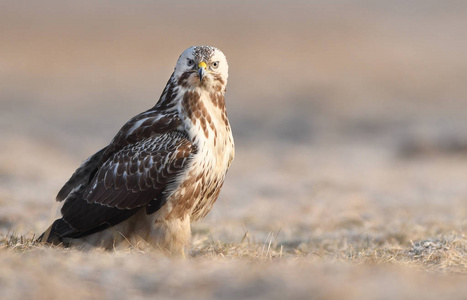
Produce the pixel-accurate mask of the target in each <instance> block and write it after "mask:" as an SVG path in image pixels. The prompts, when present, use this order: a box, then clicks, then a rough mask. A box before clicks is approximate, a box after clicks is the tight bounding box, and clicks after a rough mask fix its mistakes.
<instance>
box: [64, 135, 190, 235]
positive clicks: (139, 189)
mask: <svg viewBox="0 0 467 300" xmlns="http://www.w3.org/2000/svg"><path fill="white" fill-rule="evenodd" d="M195 152H196V148H195V147H194V146H193V145H192V144H191V142H190V141H189V140H188V139H187V137H186V134H185V133H183V132H180V131H171V132H168V133H166V134H161V135H155V136H153V137H150V138H147V139H144V140H141V141H139V142H137V143H134V144H128V145H127V146H125V147H123V148H122V149H121V150H119V151H117V152H116V153H114V154H113V155H112V156H110V157H109V158H108V159H107V161H105V162H104V163H103V164H102V166H101V167H100V168H99V169H98V171H97V173H96V174H95V176H94V177H93V179H92V181H91V182H90V183H89V185H87V187H85V188H83V189H82V190H81V191H80V192H81V193H79V194H81V195H82V197H69V198H67V200H66V201H65V204H64V205H63V207H62V214H63V220H64V221H65V222H66V223H68V224H69V225H70V226H71V227H72V228H74V229H76V230H78V231H81V232H82V231H90V230H93V229H94V228H96V227H99V226H102V224H110V225H115V224H116V223H119V222H121V221H123V220H124V219H126V218H128V217H130V216H131V215H133V214H134V213H135V212H136V210H137V209H138V208H140V207H144V206H146V209H147V212H148V213H151V212H154V211H156V210H157V209H159V208H160V207H161V206H162V205H163V204H164V203H165V201H166V199H165V195H166V194H167V193H169V192H170V191H169V190H168V189H167V187H168V186H169V185H170V183H172V182H174V181H175V180H176V179H177V176H178V175H179V174H180V172H182V170H184V168H185V167H186V166H187V163H188V161H189V159H190V158H191V157H192V154H193V153H195Z"/></svg>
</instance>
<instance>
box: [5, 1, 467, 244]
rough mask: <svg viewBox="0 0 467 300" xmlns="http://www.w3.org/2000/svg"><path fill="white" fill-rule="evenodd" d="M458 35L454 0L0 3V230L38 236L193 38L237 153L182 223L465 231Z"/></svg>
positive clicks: (293, 233)
mask: <svg viewBox="0 0 467 300" xmlns="http://www.w3.org/2000/svg"><path fill="white" fill-rule="evenodd" d="M466 28H467V4H466V2H465V1H454V0H453V1H431V0H423V1H422V0H420V1H406V0H404V1H402V0H400V1H399V0H395V1H368V0H354V1H347V0H335V1H324V0H317V1H305V0H291V1H242V0H240V1H205V0H201V1H176V2H175V1H146V0H136V1H123V0H114V1H89V0H83V1H1V2H0V145H1V146H0V234H6V233H8V232H16V233H18V234H33V233H35V234H39V233H40V232H42V231H43V230H44V229H45V228H46V226H48V225H49V223H50V222H51V221H52V220H53V218H54V217H56V216H57V214H58V209H59V206H57V205H56V204H54V198H55V195H56V193H57V192H58V190H59V189H60V187H61V186H62V184H63V183H64V182H65V181H66V180H67V179H68V178H69V176H70V175H71V174H72V173H73V171H74V170H75V169H76V167H78V166H79V165H80V164H81V162H82V161H84V160H85V159H86V158H87V157H88V156H90V155H91V154H93V153H94V152H96V151H97V150H99V149H100V148H101V147H103V146H105V145H107V144H108V142H109V141H110V140H111V139H112V137H113V136H114V135H115V134H116V132H117V131H118V130H119V129H120V127H121V126H122V125H123V124H124V123H125V122H126V121H127V120H128V119H130V118H131V117H132V116H134V115H135V114H137V113H140V112H142V111H143V110H146V109H148V108H150V107H152V106H153V105H154V104H155V103H156V101H157V100H158V99H159V96H160V94H161V92H162V90H163V88H164V86H165V83H166V82H167V80H168V78H169V76H170V75H171V73H172V70H173V67H174V66H175V63H176V61H177V59H178V56H179V55H180V54H181V52H182V51H183V50H184V49H186V48H187V47H189V46H192V45H200V44H201V45H203V44H206V45H212V46H216V47H218V48H220V49H221V50H222V51H223V52H224V53H225V54H226V56H227V59H228V61H229V65H230V72H229V74H230V77H229V82H228V86H227V95H226V99H227V108H228V113H229V118H230V121H231V124H232V128H233V131H234V137H235V141H236V158H235V160H234V163H233V165H232V168H231V170H230V171H229V174H228V176H227V180H226V183H225V185H224V189H223V191H222V193H221V196H220V198H219V200H218V202H217V203H216V205H215V206H214V209H213V211H212V212H211V213H210V215H209V216H208V217H207V218H206V219H205V220H203V221H202V222H201V223H200V224H198V225H197V227H195V233H196V232H198V233H199V234H200V235H203V232H208V233H209V235H208V236H209V237H210V238H212V239H213V240H217V239H221V240H224V241H229V242H239V241H240V240H241V239H242V237H243V235H244V233H245V231H248V232H251V233H254V235H255V236H256V237H258V238H262V237H265V236H267V235H268V234H269V233H270V232H275V233H278V232H280V236H279V240H281V241H282V242H284V243H289V244H290V245H294V243H300V242H301V241H309V240H310V239H313V238H316V237H319V238H321V239H325V238H329V237H330V238H332V237H333V236H339V235H342V234H343V233H342V232H344V235H345V238H346V239H350V240H351V239H352V236H357V237H360V236H362V235H363V234H364V235H365V236H367V237H368V236H370V237H371V238H372V239H375V240H377V239H379V238H381V235H382V234H385V237H387V236H390V235H391V234H393V233H392V229H391V226H392V225H394V226H395V227H397V228H399V229H400V228H406V229H407V233H406V236H405V237H400V236H399V237H396V238H400V239H401V241H402V242H408V241H409V240H411V239H413V238H417V237H418V236H417V232H423V233H426V232H427V231H429V230H430V228H434V229H433V231H434V232H437V231H439V230H445V231H446V232H447V231H450V230H456V231H458V232H459V231H460V232H464V233H465V231H466V229H465V228H466V227H465V226H466V215H467V184H466V178H467V38H466ZM388 225H389V226H388ZM393 228H394V227H393ZM420 228H423V229H420ZM427 228H428V229H427ZM399 229H398V230H399ZM417 230H418V231H417ZM399 234H400V232H399ZM195 242H196V239H195Z"/></svg>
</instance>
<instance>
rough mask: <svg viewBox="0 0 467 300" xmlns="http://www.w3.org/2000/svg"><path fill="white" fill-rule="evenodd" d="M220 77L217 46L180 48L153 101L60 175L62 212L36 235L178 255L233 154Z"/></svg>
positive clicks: (223, 63) (224, 71)
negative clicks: (62, 178)
mask: <svg viewBox="0 0 467 300" xmlns="http://www.w3.org/2000/svg"><path fill="white" fill-rule="evenodd" d="M227 77H228V65H227V60H226V58H225V56H224V54H223V53H222V51H220V50H219V49H217V48H214V47H210V46H195V47H190V48H188V49H187V50H185V51H184V52H183V53H182V54H181V56H180V57H179V59H178V61H177V64H176V66H175V69H174V72H173V74H172V76H171V77H170V79H169V81H168V82H167V85H166V87H165V89H164V91H163V92H162V95H161V97H160V99H159V101H158V102H157V104H156V105H155V106H154V107H152V108H151V109H149V110H147V111H145V112H143V113H141V114H139V115H137V116H135V117H133V118H132V119H131V120H130V121H128V122H127V123H126V124H125V125H124V126H123V127H122V129H120V131H119V132H118V133H117V135H116V136H115V137H114V138H113V140H112V141H111V142H110V144H109V145H108V146H107V147H105V148H103V149H101V150H100V151H98V152H97V153H95V154H94V155H92V156H91V157H89V158H88V159H87V160H86V161H85V162H84V163H83V164H82V165H81V166H80V167H79V168H78V169H77V170H76V171H75V172H74V174H73V175H72V176H71V178H70V179H69V180H68V182H66V183H65V185H64V186H63V187H62V189H61V190H60V191H59V193H58V195H57V201H62V202H63V206H62V208H61V213H62V217H61V218H60V219H57V220H56V221H55V222H54V223H53V224H52V225H51V226H50V227H49V228H48V229H47V230H46V231H45V232H44V233H43V234H42V235H41V236H40V237H39V239H38V240H39V241H41V242H44V243H50V244H62V245H65V246H77V247H80V248H89V247H103V248H106V249H113V248H120V247H129V246H130V247H131V246H136V247H155V248H160V249H162V250H163V251H165V252H167V253H170V254H176V255H184V251H185V247H186V246H187V245H188V244H189V242H190V237H191V223H192V222H194V221H197V220H199V219H200V218H203V217H204V216H206V215H207V214H208V213H209V211H210V210H211V208H212V205H213V204H214V202H215V201H216V199H217V197H218V195H219V192H220V189H221V187H222V185H223V183H224V179H225V175H226V172H227V169H228V168H229V166H230V164H231V162H232V160H233V158H234V141H233V137H232V131H231V129H230V124H229V120H228V118H227V112H226V107H225V98H224V95H225V87H226V84H227Z"/></svg>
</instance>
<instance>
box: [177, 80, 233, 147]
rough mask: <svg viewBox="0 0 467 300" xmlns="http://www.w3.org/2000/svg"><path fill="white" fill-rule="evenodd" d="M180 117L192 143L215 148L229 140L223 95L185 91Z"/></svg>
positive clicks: (198, 90)
mask: <svg viewBox="0 0 467 300" xmlns="http://www.w3.org/2000/svg"><path fill="white" fill-rule="evenodd" d="M180 115H181V116H182V119H183V123H184V124H185V130H186V131H187V132H188V134H189V135H190V136H191V137H193V141H194V142H196V141H200V140H202V141H205V142H208V143H209V144H210V145H212V146H214V147H216V145H218V143H219V142H220V143H225V140H226V139H231V129H230V124H229V120H228V119H227V112H226V108H225V100H224V93H223V92H221V91H218V92H208V91H206V90H203V89H195V90H186V91H185V92H184V93H183V96H182V99H181V100H180Z"/></svg>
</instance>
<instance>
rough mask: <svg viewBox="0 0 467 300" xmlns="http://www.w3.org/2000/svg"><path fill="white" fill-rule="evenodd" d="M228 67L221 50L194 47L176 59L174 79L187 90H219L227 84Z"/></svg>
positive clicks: (209, 47) (208, 47)
mask: <svg viewBox="0 0 467 300" xmlns="http://www.w3.org/2000/svg"><path fill="white" fill-rule="evenodd" d="M228 70H229V66H228V64H227V59H226V58H225V55H224V53H222V51H221V50H219V49H217V48H215V47H211V46H194V47H190V48H188V49H186V50H185V51H183V53H182V55H180V57H179V58H178V61H177V65H176V66H175V70H174V77H175V79H176V80H177V81H178V83H179V84H180V85H182V86H184V87H187V88H196V87H200V88H206V89H211V88H221V90H222V91H223V90H224V89H225V85H226V84H227V77H228V76H229V74H228Z"/></svg>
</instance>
